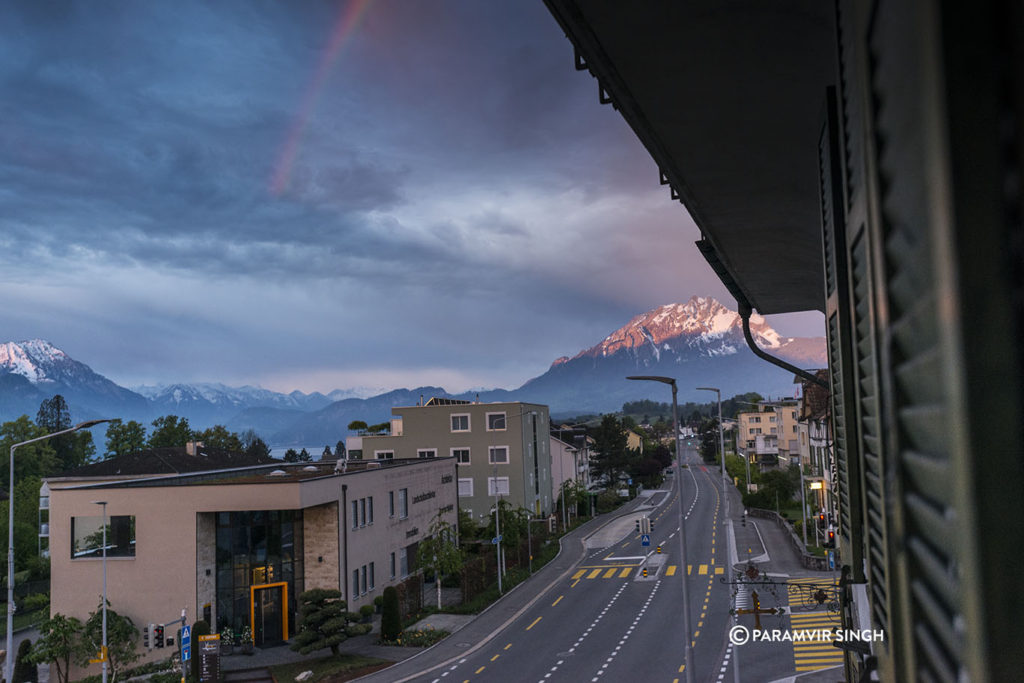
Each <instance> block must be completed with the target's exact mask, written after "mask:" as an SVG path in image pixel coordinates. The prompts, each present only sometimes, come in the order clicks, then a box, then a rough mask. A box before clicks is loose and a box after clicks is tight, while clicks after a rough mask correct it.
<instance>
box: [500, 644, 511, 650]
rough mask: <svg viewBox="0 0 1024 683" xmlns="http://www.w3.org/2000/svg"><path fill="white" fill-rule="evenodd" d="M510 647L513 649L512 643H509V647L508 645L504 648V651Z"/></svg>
mask: <svg viewBox="0 0 1024 683" xmlns="http://www.w3.org/2000/svg"><path fill="white" fill-rule="evenodd" d="M510 647H512V643H509V644H508V645H506V646H505V647H504V648H502V649H504V650H507V649H509V648H510Z"/></svg>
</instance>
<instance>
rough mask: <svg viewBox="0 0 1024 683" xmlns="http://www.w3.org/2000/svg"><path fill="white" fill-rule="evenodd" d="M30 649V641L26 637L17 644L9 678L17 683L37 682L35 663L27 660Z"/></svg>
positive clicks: (37, 675)
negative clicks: (12, 668)
mask: <svg viewBox="0 0 1024 683" xmlns="http://www.w3.org/2000/svg"><path fill="white" fill-rule="evenodd" d="M31 651H32V641H30V640H29V639H28V638H26V639H25V640H23V641H21V645H19V646H18V656H17V658H16V659H15V660H14V673H12V674H11V678H13V679H14V680H15V681H17V682H18V683H37V682H38V681H39V672H38V670H37V669H36V665H35V664H33V663H31V662H29V660H28V656H29V653H30V652H31Z"/></svg>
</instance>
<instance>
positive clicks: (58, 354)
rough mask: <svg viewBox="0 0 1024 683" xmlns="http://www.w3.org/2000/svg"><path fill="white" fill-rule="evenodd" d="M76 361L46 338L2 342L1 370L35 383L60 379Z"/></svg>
mask: <svg viewBox="0 0 1024 683" xmlns="http://www.w3.org/2000/svg"><path fill="white" fill-rule="evenodd" d="M75 363H76V361H73V360H71V359H70V358H69V357H68V355H67V354H66V353H64V352H63V351H61V350H60V349H58V348H57V347H56V346H54V345H53V344H51V343H50V342H48V341H46V340H45V339H28V340H25V341H20V342H5V343H3V344H0V371H6V372H11V373H14V374H17V375H21V376H22V377H24V378H26V379H27V380H29V381H30V382H32V383H33V384H38V383H40V382H47V381H55V380H58V379H60V378H61V375H64V374H67V371H68V369H69V368H68V366H69V365H71V364H75ZM82 367H86V366H84V365H83V366H82ZM86 370H88V368H86Z"/></svg>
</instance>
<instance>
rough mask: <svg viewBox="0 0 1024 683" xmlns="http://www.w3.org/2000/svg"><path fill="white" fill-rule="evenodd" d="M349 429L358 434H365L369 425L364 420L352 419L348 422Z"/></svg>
mask: <svg viewBox="0 0 1024 683" xmlns="http://www.w3.org/2000/svg"><path fill="white" fill-rule="evenodd" d="M348 429H349V431H352V432H356V433H357V434H365V433H366V430H367V429H368V427H367V425H366V423H365V422H363V421H362V420H352V421H351V422H349V423H348Z"/></svg>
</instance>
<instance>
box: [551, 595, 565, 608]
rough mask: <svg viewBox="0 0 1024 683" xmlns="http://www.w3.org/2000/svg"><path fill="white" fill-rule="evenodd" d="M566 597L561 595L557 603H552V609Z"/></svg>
mask: <svg viewBox="0 0 1024 683" xmlns="http://www.w3.org/2000/svg"><path fill="white" fill-rule="evenodd" d="M564 597H565V596H564V595H559V596H558V599H557V600H555V601H554V602H553V603H551V606H552V607H554V606H555V605H557V604H558V603H560V602H562V598H564Z"/></svg>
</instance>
